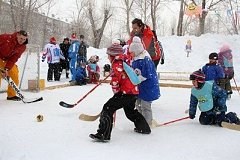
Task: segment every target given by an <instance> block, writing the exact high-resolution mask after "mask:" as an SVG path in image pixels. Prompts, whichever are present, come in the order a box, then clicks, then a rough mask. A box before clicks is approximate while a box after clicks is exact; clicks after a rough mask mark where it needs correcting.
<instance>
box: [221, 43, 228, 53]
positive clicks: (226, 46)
mask: <svg viewBox="0 0 240 160" xmlns="http://www.w3.org/2000/svg"><path fill="white" fill-rule="evenodd" d="M229 49H230V47H229V45H227V44H224V45H223V46H222V47H221V48H220V52H225V51H227V50H229Z"/></svg>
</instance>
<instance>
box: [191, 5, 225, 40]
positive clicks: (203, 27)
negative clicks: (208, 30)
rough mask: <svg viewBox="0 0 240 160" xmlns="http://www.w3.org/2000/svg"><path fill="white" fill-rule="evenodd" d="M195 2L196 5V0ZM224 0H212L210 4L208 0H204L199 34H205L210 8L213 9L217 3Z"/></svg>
mask: <svg viewBox="0 0 240 160" xmlns="http://www.w3.org/2000/svg"><path fill="white" fill-rule="evenodd" d="M192 1H193V3H194V4H195V5H196V2H195V1H194V0H192ZM222 1H224V0H218V1H216V2H213V0H212V1H211V3H210V4H209V6H207V3H206V0H202V15H201V16H199V33H198V34H197V35H199V36H200V35H201V34H204V33H205V31H204V29H205V20H206V17H207V15H208V10H211V9H212V8H213V7H214V6H215V5H217V4H218V3H220V2H222Z"/></svg>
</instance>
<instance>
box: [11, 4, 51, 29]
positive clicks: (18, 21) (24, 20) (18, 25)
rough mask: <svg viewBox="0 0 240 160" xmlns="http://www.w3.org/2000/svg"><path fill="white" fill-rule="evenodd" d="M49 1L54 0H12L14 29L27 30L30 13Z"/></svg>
mask: <svg viewBox="0 0 240 160" xmlns="http://www.w3.org/2000/svg"><path fill="white" fill-rule="evenodd" d="M49 1H52V0H45V1H44V2H42V1H41V3H40V0H28V1H27V0H10V5H11V10H10V14H11V19H12V22H13V26H14V29H15V30H17V29H24V30H27V29H28V24H29V20H30V15H31V14H32V13H33V12H34V11H36V10H38V9H39V8H40V7H42V6H44V5H45V4H47V3H48V2H49Z"/></svg>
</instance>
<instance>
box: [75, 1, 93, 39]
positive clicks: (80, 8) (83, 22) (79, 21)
mask: <svg viewBox="0 0 240 160" xmlns="http://www.w3.org/2000/svg"><path fill="white" fill-rule="evenodd" d="M75 3H76V7H77V15H74V12H73V22H72V25H73V28H72V32H75V33H77V34H78V35H79V34H83V32H85V31H86V30H87V29H88V26H89V25H88V23H87V21H88V19H87V13H86V12H85V10H87V7H88V1H87V0H76V1H75Z"/></svg>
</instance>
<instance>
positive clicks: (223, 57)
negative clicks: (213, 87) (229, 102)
mask: <svg viewBox="0 0 240 160" xmlns="http://www.w3.org/2000/svg"><path fill="white" fill-rule="evenodd" d="M218 63H219V64H220V65H221V66H222V68H223V70H224V73H225V77H224V79H222V81H221V82H220V86H221V87H222V88H224V89H225V90H227V94H228V98H230V97H231V94H232V87H231V83H230V81H231V79H232V78H234V68H233V55H232V50H231V49H230V47H229V46H228V45H227V44H224V45H223V46H222V47H221V48H220V52H219V53H218Z"/></svg>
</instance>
